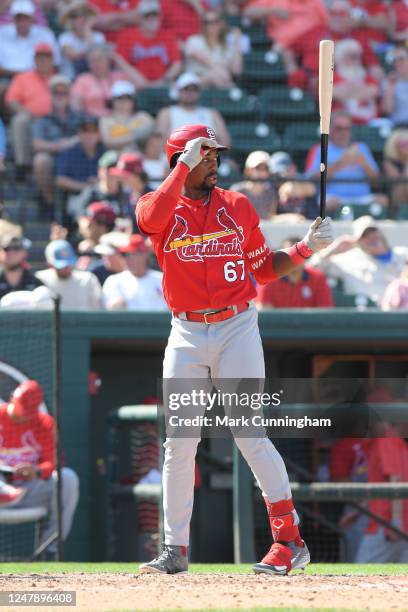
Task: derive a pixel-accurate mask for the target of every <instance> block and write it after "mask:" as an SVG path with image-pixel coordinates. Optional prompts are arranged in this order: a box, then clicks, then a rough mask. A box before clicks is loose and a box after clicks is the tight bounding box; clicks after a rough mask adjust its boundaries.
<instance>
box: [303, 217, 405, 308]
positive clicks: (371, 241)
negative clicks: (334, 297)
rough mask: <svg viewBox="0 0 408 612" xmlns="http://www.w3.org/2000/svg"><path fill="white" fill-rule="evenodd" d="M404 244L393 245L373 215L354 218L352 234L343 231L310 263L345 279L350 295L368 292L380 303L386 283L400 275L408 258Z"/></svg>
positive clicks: (342, 281) (344, 282)
mask: <svg viewBox="0 0 408 612" xmlns="http://www.w3.org/2000/svg"><path fill="white" fill-rule="evenodd" d="M406 256H407V251H406V249H404V248H403V247H401V248H399V247H394V248H391V247H390V246H389V245H388V243H387V240H386V238H385V236H384V234H383V233H382V231H381V229H380V227H379V226H378V225H377V223H376V222H375V221H374V219H373V218H372V217H369V216H364V217H360V218H359V219H356V220H355V221H353V234H352V235H351V236H349V235H343V236H340V237H339V238H337V239H336V240H334V242H333V243H332V244H331V245H330V246H329V247H328V248H327V249H324V250H323V251H321V252H320V253H318V254H316V255H313V257H312V259H311V264H312V265H314V266H316V267H318V268H320V269H321V270H322V271H323V272H324V273H325V274H326V276H328V277H331V278H335V279H337V280H338V281H340V282H341V283H342V286H343V291H344V292H345V293H346V294H348V295H365V296H367V297H368V298H370V299H371V300H372V301H373V302H375V303H377V304H380V302H381V299H382V297H383V295H384V292H385V289H386V287H387V285H388V284H389V283H390V282H391V281H392V280H393V279H395V278H397V277H398V276H400V274H401V271H402V269H403V268H404V265H405V261H406Z"/></svg>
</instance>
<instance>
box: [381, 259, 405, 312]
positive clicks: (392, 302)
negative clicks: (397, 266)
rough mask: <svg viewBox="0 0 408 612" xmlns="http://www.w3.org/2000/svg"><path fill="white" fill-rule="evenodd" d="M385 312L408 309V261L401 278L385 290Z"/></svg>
mask: <svg viewBox="0 0 408 612" xmlns="http://www.w3.org/2000/svg"><path fill="white" fill-rule="evenodd" d="M381 308H382V309H383V310H407V309H408V259H407V260H406V262H405V266H404V268H403V270H402V272H401V276H400V277H399V278H395V279H394V280H392V281H391V282H390V284H389V285H388V287H387V288H386V289H385V293H384V296H383V298H382V300H381Z"/></svg>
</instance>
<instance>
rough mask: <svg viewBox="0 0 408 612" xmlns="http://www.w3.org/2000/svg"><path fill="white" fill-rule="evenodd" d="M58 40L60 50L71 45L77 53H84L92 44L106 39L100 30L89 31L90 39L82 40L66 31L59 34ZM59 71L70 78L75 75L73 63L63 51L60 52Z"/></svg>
mask: <svg viewBox="0 0 408 612" xmlns="http://www.w3.org/2000/svg"><path fill="white" fill-rule="evenodd" d="M58 42H59V46H60V48H61V49H62V51H64V47H72V49H75V51H77V52H78V53H86V52H87V51H88V50H89V49H90V48H91V46H92V45H103V44H104V43H105V42H106V39H105V36H104V35H103V34H102V32H91V40H88V39H87V40H82V39H81V38H78V36H76V35H75V33H74V32H70V31H67V32H63V33H62V34H61V35H60V37H59V38H58ZM61 72H62V73H63V74H65V75H66V76H67V77H68V78H70V79H74V78H75V76H76V74H75V68H74V63H73V62H72V61H71V60H69V59H68V58H67V57H66V56H65V55H64V53H62V60H61Z"/></svg>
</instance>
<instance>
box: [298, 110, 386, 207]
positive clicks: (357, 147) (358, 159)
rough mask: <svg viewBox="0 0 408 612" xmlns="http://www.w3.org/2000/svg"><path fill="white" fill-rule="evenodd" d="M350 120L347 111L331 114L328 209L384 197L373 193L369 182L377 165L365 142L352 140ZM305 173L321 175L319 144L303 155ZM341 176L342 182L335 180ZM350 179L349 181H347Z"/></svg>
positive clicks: (375, 172) (314, 177)
mask: <svg viewBox="0 0 408 612" xmlns="http://www.w3.org/2000/svg"><path fill="white" fill-rule="evenodd" d="M352 127H353V125H352V121H351V117H350V115H349V114H348V113H345V112H343V111H340V110H339V111H335V112H334V113H332V116H331V127H330V136H329V147H328V153H327V159H328V164H327V210H329V211H333V210H336V209H337V208H338V207H339V206H341V205H343V204H350V203H352V204H359V203H361V204H369V203H371V202H373V201H374V200H376V201H384V196H379V195H374V194H373V193H372V191H371V185H370V183H371V182H372V181H375V179H377V178H378V175H379V168H378V165H377V162H376V161H375V159H374V157H373V155H372V153H371V151H370V148H369V146H368V145H367V144H366V143H365V142H353V140H352ZM306 174H307V175H308V176H310V178H313V179H316V180H317V179H318V178H319V176H320V144H319V145H317V144H315V145H313V147H312V148H311V149H310V151H309V153H308V155H307V159H306ZM336 179H340V180H341V181H342V182H337V183H336V182H335V180H336ZM347 179H349V180H350V181H351V182H347Z"/></svg>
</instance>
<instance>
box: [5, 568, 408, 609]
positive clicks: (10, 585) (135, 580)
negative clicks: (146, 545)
mask: <svg viewBox="0 0 408 612" xmlns="http://www.w3.org/2000/svg"><path fill="white" fill-rule="evenodd" d="M37 589H38V590H51V589H52V590H75V591H76V592H77V605H76V607H75V608H73V607H59V608H55V607H54V606H51V607H48V608H43V607H38V606H36V607H32V608H28V607H14V606H13V607H12V608H11V607H10V608H7V609H8V610H10V612H11V610H13V612H17V611H21V612H27V611H28V610H30V609H31V610H33V611H34V610H35V611H36V612H40V611H42V610H44V611H45V610H47V612H49V611H50V610H52V611H53V612H54V610H57V609H58V610H67V611H68V610H75V612H79V611H84V612H90V611H92V612H93V611H95V612H96V611H98V612H99V611H104V612H106V611H111V610H112V611H113V610H132V611H133V610H151V609H158V610H167V609H173V610H174V609H180V610H201V609H206V608H212V609H214V610H219V609H222V608H237V609H239V608H244V609H248V608H251V607H255V606H260V607H262V606H263V607H265V608H268V607H269V608H271V607H279V606H282V607H285V606H288V607H290V606H293V607H306V608H311V609H314V608H329V609H332V610H336V609H339V608H341V609H346V610H367V611H374V610H376V611H377V610H378V611H381V612H394V611H395V612H397V611H398V612H400V611H402V610H404V611H405V612H407V611H408V576H360V577H359V576H307V575H299V574H296V575H292V576H285V577H281V576H279V577H278V576H262V575H261V576H255V575H241V574H238V575H237V574H234V575H228V574H221V575H219V574H188V575H181V576H151V575H143V576H141V575H137V574H135V575H134V576H133V575H131V574H55V575H39V574H31V575H25V576H21V575H7V574H5V575H4V574H3V575H1V576H0V590H1V591H3V590H31V591H32V590H37Z"/></svg>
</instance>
